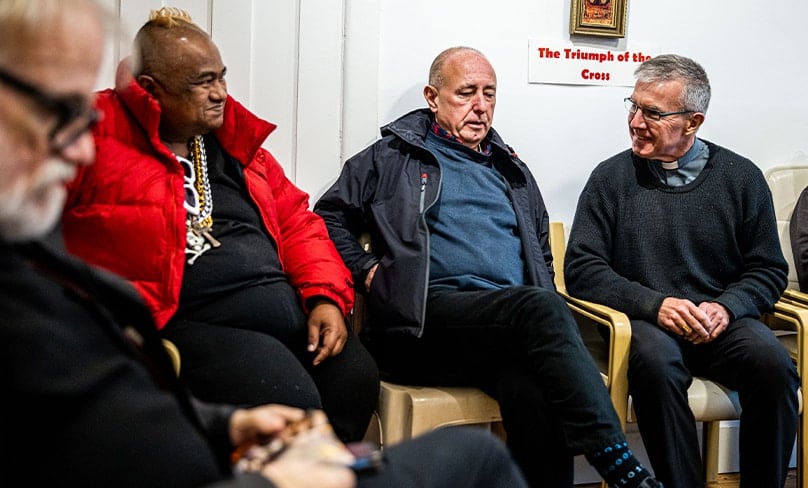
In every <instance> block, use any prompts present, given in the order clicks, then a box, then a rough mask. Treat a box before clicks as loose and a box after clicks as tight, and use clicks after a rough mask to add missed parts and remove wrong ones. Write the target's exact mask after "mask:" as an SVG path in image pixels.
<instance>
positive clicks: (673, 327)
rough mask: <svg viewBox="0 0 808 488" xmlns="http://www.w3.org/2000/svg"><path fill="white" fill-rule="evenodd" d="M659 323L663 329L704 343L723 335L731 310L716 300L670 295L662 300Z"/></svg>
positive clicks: (696, 342) (697, 342) (686, 338)
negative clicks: (703, 300)
mask: <svg viewBox="0 0 808 488" xmlns="http://www.w3.org/2000/svg"><path fill="white" fill-rule="evenodd" d="M657 323H658V324H659V326H660V327H662V328H663V329H665V330H667V331H669V332H671V333H673V334H675V335H677V336H680V337H682V338H684V339H685V340H688V341H690V342H692V343H693V344H704V343H707V342H710V341H712V340H714V339H715V338H716V337H718V336H719V335H721V333H722V332H724V331H725V330H726V328H727V326H728V325H729V312H728V311H727V309H726V308H724V306H723V305H721V304H720V303H716V302H701V303H700V304H699V305H698V306H696V304H694V303H693V302H691V301H690V300H685V299H683V298H674V297H668V298H666V299H665V300H663V301H662V306H661V307H659V313H658V315H657Z"/></svg>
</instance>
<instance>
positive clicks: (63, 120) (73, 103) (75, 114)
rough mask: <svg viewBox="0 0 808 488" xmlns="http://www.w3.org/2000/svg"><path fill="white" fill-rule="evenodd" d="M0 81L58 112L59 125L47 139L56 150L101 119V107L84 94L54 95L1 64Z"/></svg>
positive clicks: (48, 109)
mask: <svg viewBox="0 0 808 488" xmlns="http://www.w3.org/2000/svg"><path fill="white" fill-rule="evenodd" d="M0 82H2V83H4V84H5V85H7V86H8V87H10V88H12V89H14V90H16V91H17V92H19V93H22V94H23V95H26V96H28V97H29V98H31V99H32V100H34V101H35V102H36V103H38V104H39V105H40V106H42V108H44V109H45V110H47V111H48V112H50V113H52V114H53V115H54V116H56V125H54V126H53V129H51V131H50V132H49V133H48V142H49V144H50V147H51V149H52V150H53V151H56V152H58V151H62V150H64V149H65V148H66V147H68V146H69V145H71V144H73V143H74V142H75V141H76V139H78V138H79V137H81V135H82V134H84V133H85V132H87V131H88V130H90V129H91V128H92V127H93V125H95V123H96V122H98V120H99V113H98V111H97V110H95V108H93V107H92V106H90V105H89V104H88V103H87V100H86V99H85V98H84V97H82V96H81V95H65V96H55V95H51V94H49V93H46V92H45V91H43V90H41V89H40V88H37V87H36V86H34V85H32V84H31V83H28V82H27V81H24V80H21V79H20V78H17V77H16V76H14V75H12V74H11V73H9V72H8V71H6V70H4V69H2V68H0Z"/></svg>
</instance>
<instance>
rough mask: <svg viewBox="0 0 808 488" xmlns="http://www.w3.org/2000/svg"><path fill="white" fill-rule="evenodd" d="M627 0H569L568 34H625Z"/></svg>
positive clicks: (611, 35) (620, 35)
mask: <svg viewBox="0 0 808 488" xmlns="http://www.w3.org/2000/svg"><path fill="white" fill-rule="evenodd" d="M627 8H628V0H570V34H579V35H587V36H600V37H625V36H626V9H627Z"/></svg>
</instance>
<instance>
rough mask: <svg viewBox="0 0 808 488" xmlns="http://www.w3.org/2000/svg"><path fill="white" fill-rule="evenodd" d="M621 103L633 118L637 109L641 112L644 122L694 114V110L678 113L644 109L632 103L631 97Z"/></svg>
mask: <svg viewBox="0 0 808 488" xmlns="http://www.w3.org/2000/svg"><path fill="white" fill-rule="evenodd" d="M623 102H624V103H625V104H626V110H628V113H629V114H631V116H632V117H633V116H634V114H636V113H637V110H638V109H639V110H640V111H642V116H643V118H644V119H645V120H653V121H658V120H660V119H662V117H669V116H671V115H681V114H689V113H693V112H695V110H679V111H678V112H660V111H659V110H654V109H652V108H645V107H641V106H639V105H637V104H636V103H634V100H632V99H631V97H626V98H624V99H623Z"/></svg>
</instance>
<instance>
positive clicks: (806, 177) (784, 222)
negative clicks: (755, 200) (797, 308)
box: [766, 165, 808, 290]
mask: <svg viewBox="0 0 808 488" xmlns="http://www.w3.org/2000/svg"><path fill="white" fill-rule="evenodd" d="M766 182H767V183H768V184H769V188H770V189H771V192H772V200H773V201H774V214H775V217H776V218H777V233H778V234H779V236H780V246H781V247H782V249H783V255H784V256H785V258H786V261H788V265H789V266H788V288H790V289H793V290H799V289H800V286H799V282H798V281H797V272H796V271H795V268H794V255H793V253H792V250H791V237H790V236H789V233H788V232H789V227H790V221H791V212H792V211H793V210H794V205H795V204H796V203H797V198H799V196H800V193H801V192H802V189H803V188H805V187H806V186H808V166H805V165H787V166H776V167H774V168H771V169H769V170H768V171H766Z"/></svg>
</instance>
